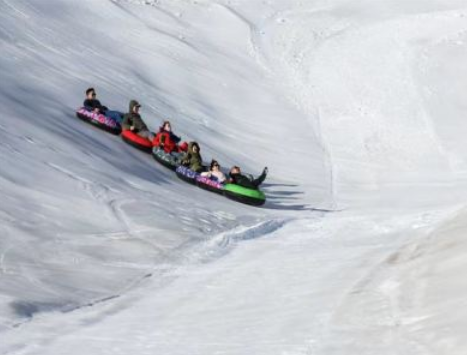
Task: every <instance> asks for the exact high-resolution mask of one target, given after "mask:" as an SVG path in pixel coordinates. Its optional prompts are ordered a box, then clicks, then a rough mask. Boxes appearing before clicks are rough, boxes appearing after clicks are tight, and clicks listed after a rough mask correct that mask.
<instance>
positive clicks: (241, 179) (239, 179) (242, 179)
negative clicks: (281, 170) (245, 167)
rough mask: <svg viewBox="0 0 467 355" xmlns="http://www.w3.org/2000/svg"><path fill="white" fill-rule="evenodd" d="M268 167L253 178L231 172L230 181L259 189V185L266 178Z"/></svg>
mask: <svg viewBox="0 0 467 355" xmlns="http://www.w3.org/2000/svg"><path fill="white" fill-rule="evenodd" d="M266 174H267V173H266V169H265V170H263V173H262V174H261V175H260V176H258V177H257V178H256V179H251V178H249V177H248V176H246V175H243V174H230V182H231V183H232V184H236V185H239V186H243V187H246V188H248V189H254V190H257V189H258V187H259V185H261V184H262V183H263V181H264V180H265V179H266Z"/></svg>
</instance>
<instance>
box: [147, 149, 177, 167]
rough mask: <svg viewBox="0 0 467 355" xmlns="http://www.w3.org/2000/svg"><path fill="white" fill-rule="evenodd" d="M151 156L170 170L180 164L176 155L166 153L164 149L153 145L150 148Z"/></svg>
mask: <svg viewBox="0 0 467 355" xmlns="http://www.w3.org/2000/svg"><path fill="white" fill-rule="evenodd" d="M152 157H153V158H154V159H155V160H156V161H157V162H159V163H160V164H162V165H164V166H165V167H166V168H169V169H171V170H175V169H177V167H178V166H179V165H180V163H179V159H178V157H177V156H176V155H174V154H171V153H166V152H165V151H164V149H162V148H160V147H154V148H153V149H152Z"/></svg>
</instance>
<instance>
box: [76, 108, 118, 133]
mask: <svg viewBox="0 0 467 355" xmlns="http://www.w3.org/2000/svg"><path fill="white" fill-rule="evenodd" d="M76 117H78V118H79V119H81V120H83V121H85V122H88V123H90V124H92V125H94V126H96V127H99V128H100V129H103V130H104V131H107V132H110V133H112V134H115V135H119V134H120V133H121V132H122V127H121V126H120V123H118V122H117V121H115V120H113V119H111V118H109V117H106V116H105V115H103V114H102V113H96V112H92V111H88V110H86V109H85V108H84V107H81V108H80V109H78V111H76Z"/></svg>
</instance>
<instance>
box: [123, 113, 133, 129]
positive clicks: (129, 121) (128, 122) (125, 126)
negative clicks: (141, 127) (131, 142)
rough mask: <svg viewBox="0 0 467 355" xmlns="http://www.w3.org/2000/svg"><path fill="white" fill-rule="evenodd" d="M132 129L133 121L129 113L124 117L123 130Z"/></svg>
mask: <svg viewBox="0 0 467 355" xmlns="http://www.w3.org/2000/svg"><path fill="white" fill-rule="evenodd" d="M131 127H133V120H132V119H131V115H130V114H128V113H127V114H125V115H124V116H123V121H122V129H123V130H131Z"/></svg>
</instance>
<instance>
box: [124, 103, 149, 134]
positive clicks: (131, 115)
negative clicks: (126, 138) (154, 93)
mask: <svg viewBox="0 0 467 355" xmlns="http://www.w3.org/2000/svg"><path fill="white" fill-rule="evenodd" d="M137 105H138V102H137V101H135V100H131V101H130V107H129V108H130V111H129V112H128V113H126V114H125V115H124V116H123V121H122V129H123V130H129V129H130V127H131V126H133V127H134V128H135V129H134V132H135V133H138V132H142V131H149V129H148V126H146V123H144V121H143V119H142V118H141V116H140V114H138V113H135V112H133V108H134V107H135V106H137Z"/></svg>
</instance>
